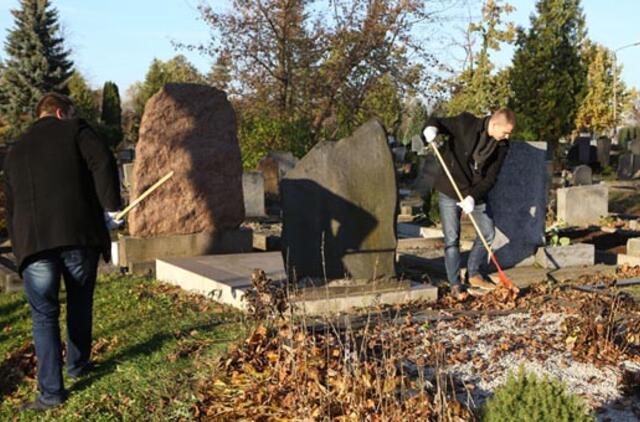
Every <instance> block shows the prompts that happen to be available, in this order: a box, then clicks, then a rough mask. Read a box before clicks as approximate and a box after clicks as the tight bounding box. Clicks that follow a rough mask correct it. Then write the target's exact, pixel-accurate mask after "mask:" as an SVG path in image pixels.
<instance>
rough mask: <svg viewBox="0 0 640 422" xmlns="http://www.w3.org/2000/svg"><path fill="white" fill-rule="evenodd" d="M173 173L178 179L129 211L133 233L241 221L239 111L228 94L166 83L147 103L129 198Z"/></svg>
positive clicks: (220, 227)
mask: <svg viewBox="0 0 640 422" xmlns="http://www.w3.org/2000/svg"><path fill="white" fill-rule="evenodd" d="M171 170H173V171H174V172H175V174H174V176H173V177H172V178H171V179H170V180H169V181H168V182H167V183H166V184H165V185H163V186H162V187H160V188H159V189H158V190H156V191H155V192H154V193H153V194H152V195H150V196H149V197H148V198H147V199H145V200H144V201H143V202H142V203H141V204H140V205H139V206H138V207H137V208H135V209H134V210H133V211H132V212H131V213H130V214H129V231H130V234H131V235H132V236H137V237H153V236H160V235H174V234H189V233H199V232H219V231H224V230H228V229H235V228H237V227H238V226H239V225H240V223H242V221H243V220H244V213H245V211H244V202H243V197H242V161H241V157H240V147H239V146H238V139H237V135H236V115H235V112H234V110H233V108H232V106H231V104H230V103H229V101H228V100H227V96H226V94H225V93H224V92H222V91H220V90H217V89H215V88H212V87H208V86H204V85H196V84H167V85H165V86H164V88H162V89H161V90H160V91H159V92H158V93H156V94H155V95H154V96H153V97H151V99H150V100H149V101H148V102H147V105H146V107H145V112H144V116H143V118H142V123H141V126H140V134H139V140H138V144H137V145H136V160H135V165H134V186H133V189H132V192H131V198H133V199H135V198H137V197H138V196H139V195H140V194H142V193H143V192H144V191H145V190H146V189H147V188H148V187H150V186H151V185H152V184H153V183H155V182H156V181H157V180H158V179H159V178H160V177H162V176H164V175H165V174H167V173H168V172H169V171H171Z"/></svg>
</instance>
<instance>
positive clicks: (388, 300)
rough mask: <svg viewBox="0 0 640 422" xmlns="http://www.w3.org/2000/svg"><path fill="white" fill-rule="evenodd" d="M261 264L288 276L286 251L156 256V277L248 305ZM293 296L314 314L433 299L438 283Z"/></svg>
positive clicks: (277, 276) (381, 284) (272, 273)
mask: <svg viewBox="0 0 640 422" xmlns="http://www.w3.org/2000/svg"><path fill="white" fill-rule="evenodd" d="M257 268H259V269H261V270H263V271H265V273H266V274H267V277H269V278H271V279H272V280H274V281H282V280H284V279H285V277H286V272H285V270H284V264H283V261H282V254H281V253H280V252H266V253H249V254H233V255H224V256H222V255H209V256H199V257H181V258H164V259H158V260H156V278H157V279H158V280H160V281H163V282H166V283H170V284H173V285H176V286H179V287H181V288H183V289H185V290H188V291H191V292H195V293H199V294H202V295H205V296H208V297H211V298H212V299H214V300H216V301H219V302H221V303H224V304H227V305H231V306H233V307H236V308H239V309H242V310H246V303H245V302H244V301H243V300H242V298H243V296H244V294H245V292H246V291H247V289H249V288H250V287H251V274H252V273H253V271H254V270H255V269H257ZM294 295H295V296H294V297H293V298H292V300H293V302H294V303H295V304H296V305H297V306H298V309H299V311H301V312H305V313H306V314H309V315H314V314H323V313H333V312H343V311H348V310H350V309H352V308H354V307H363V306H372V305H376V304H396V303H404V302H408V301H412V300H426V301H434V300H436V299H437V288H436V287H434V286H430V285H425V284H418V283H412V282H409V281H405V282H399V281H378V282H374V283H370V284H368V283H365V284H362V283H360V284H357V285H354V286H345V285H344V283H342V284H341V283H336V284H334V285H333V286H330V287H327V286H325V287H312V288H304V289H298V290H296V292H295V293H294Z"/></svg>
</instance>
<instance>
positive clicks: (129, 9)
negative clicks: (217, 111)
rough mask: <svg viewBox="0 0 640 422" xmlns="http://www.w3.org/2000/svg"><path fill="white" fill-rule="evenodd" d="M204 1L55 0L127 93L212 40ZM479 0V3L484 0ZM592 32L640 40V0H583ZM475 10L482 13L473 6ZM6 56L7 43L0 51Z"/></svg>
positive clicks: (529, 6) (629, 59)
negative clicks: (157, 66) (178, 47)
mask: <svg viewBox="0 0 640 422" xmlns="http://www.w3.org/2000/svg"><path fill="white" fill-rule="evenodd" d="M199 2H200V0H103V1H101V0H53V4H54V5H55V7H57V8H58V10H59V12H60V17H61V23H62V25H63V28H64V34H65V38H66V39H67V42H68V45H69V46H70V47H71V48H72V50H73V59H74V61H75V63H76V66H77V67H78V68H79V69H80V71H81V72H82V73H83V74H84V75H85V76H86V77H87V78H88V80H89V82H90V84H91V85H92V86H94V87H99V86H101V85H102V84H103V83H104V82H105V81H107V80H112V81H115V82H116V83H117V84H118V86H119V87H120V90H121V93H122V94H124V93H125V91H126V89H127V87H128V86H129V85H130V84H131V83H133V82H135V81H137V80H141V79H143V78H144V74H145V73H146V70H147V68H148V67H149V63H150V62H151V60H152V59H153V58H154V57H157V58H160V59H163V60H166V59H169V58H171V57H173V56H174V55H175V54H177V52H176V51H175V50H174V48H173V47H172V45H171V40H178V41H182V42H186V43H200V42H206V41H207V39H208V29H207V27H206V25H205V24H204V22H202V21H201V20H200V19H199V14H198V11H197V5H198V4H199ZM18 3H19V2H18V0H0V38H1V39H3V40H4V38H5V37H6V33H7V30H8V29H9V28H11V27H13V16H12V15H11V14H10V9H13V8H16V6H17V5H18ZM510 3H511V4H513V5H514V6H515V7H516V11H515V12H514V13H513V14H512V15H511V19H512V20H513V21H514V22H515V23H516V24H518V25H523V26H525V27H528V25H529V15H530V14H531V13H532V12H533V11H534V7H535V1H533V0H511V1H510ZM209 4H211V5H215V6H216V7H227V5H228V0H210V1H209ZM477 4H480V1H479V0H478V2H477ZM582 6H583V10H584V12H585V15H586V19H587V30H588V34H589V36H590V38H591V39H593V40H594V41H596V42H599V43H602V44H604V45H606V46H608V47H610V48H618V47H620V46H623V45H626V44H629V43H632V42H636V41H640V27H639V26H638V24H637V19H638V16H640V0H615V1H613V0H583V1H582ZM451 13H453V14H455V15H466V14H467V11H466V10H455V11H452V12H451ZM472 13H474V14H477V11H472ZM457 25H459V26H462V25H463V22H462V21H459V22H458V23H456V22H453V23H451V22H450V23H448V24H447V25H446V26H445V27H444V28H441V29H437V30H434V28H431V29H430V32H431V33H439V34H443V33H446V34H447V36H448V35H451V36H454V35H455V34H456V29H455V27H456V26H457ZM426 47H427V48H429V49H431V50H432V51H433V52H434V53H435V54H436V55H437V56H438V57H439V58H440V59H441V60H444V61H445V62H448V63H450V64H451V65H455V64H456V60H455V58H456V57H462V53H461V52H460V51H457V50H456V49H455V48H451V47H450V46H448V45H447V43H446V42H444V43H443V42H442V41H441V40H439V41H437V42H434V43H433V44H432V45H427V46H426ZM183 54H185V55H186V56H187V58H188V59H189V60H190V61H191V62H193V63H194V64H195V65H196V66H197V67H198V68H199V69H200V70H201V71H203V72H206V71H208V69H209V68H210V66H211V61H210V59H209V58H206V57H202V56H200V55H199V54H198V53H196V52H183ZM512 54H513V51H512V49H511V48H507V49H503V51H501V52H500V53H498V54H497V55H496V56H495V61H496V62H497V63H498V64H499V65H506V64H508V63H509V62H510V60H511V56H512ZM3 56H4V49H2V51H0V57H3ZM618 61H619V63H622V64H623V65H624V70H623V75H622V79H623V80H624V81H625V82H626V83H627V84H628V85H630V86H635V87H638V88H640V72H638V69H639V67H640V47H633V48H629V49H625V50H622V51H620V52H618Z"/></svg>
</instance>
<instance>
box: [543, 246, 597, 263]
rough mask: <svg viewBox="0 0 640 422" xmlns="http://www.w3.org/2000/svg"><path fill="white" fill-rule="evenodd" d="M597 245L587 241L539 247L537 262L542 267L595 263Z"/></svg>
mask: <svg viewBox="0 0 640 422" xmlns="http://www.w3.org/2000/svg"><path fill="white" fill-rule="evenodd" d="M595 254H596V247H595V246H594V245H589V244H586V243H577V244H574V245H567V246H544V247H541V248H538V252H537V253H536V263H537V264H538V265H540V266H541V267H542V268H553V269H556V268H565V267H582V266H585V265H593V264H594V262H595Z"/></svg>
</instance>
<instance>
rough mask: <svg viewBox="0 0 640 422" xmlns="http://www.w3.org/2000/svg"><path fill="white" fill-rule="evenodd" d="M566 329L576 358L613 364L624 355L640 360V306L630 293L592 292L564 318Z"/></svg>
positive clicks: (563, 325) (569, 343)
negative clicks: (606, 293) (611, 294)
mask: <svg viewBox="0 0 640 422" xmlns="http://www.w3.org/2000/svg"><path fill="white" fill-rule="evenodd" d="M562 329H563V331H564V332H565V333H566V339H565V342H566V344H567V347H568V348H569V350H571V352H572V354H573V356H574V358H575V359H576V360H579V361H583V362H592V363H595V364H603V363H609V364H613V365H615V364H616V363H617V362H620V361H621V360H623V359H637V360H638V361H640V358H639V356H640V307H639V306H638V304H637V303H635V302H634V301H633V299H631V298H630V297H628V296H626V295H622V294H618V295H614V296H610V295H603V294H599V295H591V297H590V298H589V300H584V301H581V302H580V305H579V308H578V312H577V313H576V314H573V315H571V316H569V317H568V318H567V319H565V320H564V321H563V324H562Z"/></svg>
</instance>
